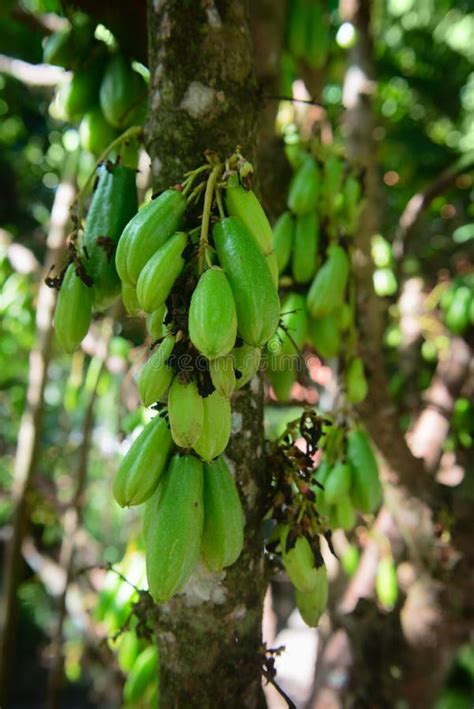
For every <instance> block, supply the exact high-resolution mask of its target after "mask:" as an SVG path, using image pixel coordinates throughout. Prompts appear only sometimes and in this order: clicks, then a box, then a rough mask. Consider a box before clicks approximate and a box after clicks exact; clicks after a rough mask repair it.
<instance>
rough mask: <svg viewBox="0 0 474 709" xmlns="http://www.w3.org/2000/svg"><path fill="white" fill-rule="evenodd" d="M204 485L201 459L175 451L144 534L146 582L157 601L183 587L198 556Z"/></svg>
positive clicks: (164, 598)
mask: <svg viewBox="0 0 474 709" xmlns="http://www.w3.org/2000/svg"><path fill="white" fill-rule="evenodd" d="M203 486H204V475H203V466H202V463H201V462H200V461H199V460H198V459H197V458H194V457H193V456H190V455H185V456H182V457H181V456H179V455H175V456H174V457H173V459H172V461H171V464H170V467H169V468H168V470H167V472H166V474H165V479H164V481H163V490H162V491H161V495H160V500H159V504H158V508H157V511H156V514H155V515H154V516H153V518H152V519H151V521H150V525H149V528H148V534H147V538H146V567H147V577H148V585H149V588H150V593H151V595H152V597H153V599H154V600H155V601H156V602H157V603H163V602H165V601H168V600H169V599H170V598H171V596H173V595H174V594H175V593H176V592H177V591H179V590H180V589H182V587H183V586H184V585H185V583H186V582H187V581H188V579H189V577H190V576H191V574H192V572H193V571H194V569H195V567H196V564H197V562H198V560H199V554H200V550H201V540H202V530H203V523H204V504H203Z"/></svg>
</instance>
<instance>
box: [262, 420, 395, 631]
mask: <svg viewBox="0 0 474 709" xmlns="http://www.w3.org/2000/svg"><path fill="white" fill-rule="evenodd" d="M301 440H303V441H304V446H302V445H301ZM318 449H321V450H322V456H321V458H320V462H319V464H318V466H317V467H315V463H314V454H315V452H316V451H317V450H318ZM269 457H270V464H271V465H272V467H274V468H275V469H276V470H277V471H278V472H277V473H276V474H275V477H274V484H273V488H272V495H271V499H270V501H269V511H268V513H267V515H266V516H267V517H268V518H271V519H273V520H274V521H275V523H276V524H275V526H274V527H273V529H272V532H271V534H270V536H269V539H268V541H267V544H266V547H267V550H268V551H269V553H271V554H272V555H278V556H279V557H280V559H281V562H282V564H283V567H284V568H285V570H286V572H287V574H288V577H289V579H290V581H291V583H292V584H293V586H294V589H295V601H296V605H297V607H298V609H299V611H300V613H301V616H302V618H303V620H304V621H305V622H306V623H307V624H308V625H311V626H316V625H317V624H318V622H319V619H320V617H321V615H322V613H323V612H324V609H325V607H326V603H327V595H328V580H327V572H326V567H325V565H324V560H323V557H322V554H321V548H320V538H321V536H324V537H325V538H326V540H327V542H328V544H329V548H330V549H331V550H332V544H331V531H330V530H331V529H337V528H339V529H344V530H346V531H348V530H350V529H352V528H353V527H354V525H355V523H356V519H357V512H356V510H357V511H359V512H361V513H363V514H369V513H373V512H375V511H376V510H377V508H378V506H379V505H380V503H381V500H382V488H381V484H380V480H379V474H378V466H377V461H376V459H375V456H374V453H373V451H372V447H371V445H370V441H369V439H368V437H367V434H366V433H365V432H364V431H362V430H361V429H356V428H352V429H351V430H349V431H347V430H346V428H344V427H342V426H333V425H331V424H330V422H329V421H328V420H326V419H322V418H321V417H319V416H317V415H316V414H315V413H314V412H312V411H311V410H309V409H306V410H304V411H303V413H302V415H301V417H300V419H298V420H296V421H293V422H291V423H290V424H288V426H287V428H286V430H285V432H284V433H283V435H282V436H281V437H280V439H279V440H278V441H277V442H276V443H274V444H272V445H271V446H270V450H269Z"/></svg>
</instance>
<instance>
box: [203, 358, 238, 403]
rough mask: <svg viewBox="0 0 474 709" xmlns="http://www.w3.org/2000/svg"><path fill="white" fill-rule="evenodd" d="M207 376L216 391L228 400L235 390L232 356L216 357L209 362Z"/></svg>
mask: <svg viewBox="0 0 474 709" xmlns="http://www.w3.org/2000/svg"><path fill="white" fill-rule="evenodd" d="M209 374H210V375H211V381H212V383H213V384H214V386H215V388H216V391H217V392H219V394H222V396H225V397H227V398H229V397H230V396H231V395H232V393H233V392H234V390H235V387H236V379H235V371H234V357H233V355H232V354H229V355H226V356H225V357H218V358H217V359H213V360H211V361H210V362H209Z"/></svg>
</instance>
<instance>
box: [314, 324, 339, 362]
mask: <svg viewBox="0 0 474 709" xmlns="http://www.w3.org/2000/svg"><path fill="white" fill-rule="evenodd" d="M308 338H309V341H310V343H311V345H312V346H313V347H314V349H315V351H316V352H317V353H318V354H319V355H320V356H321V357H324V358H326V359H327V358H329V357H335V356H336V355H337V354H338V353H339V349H340V347H341V333H340V331H339V323H338V316H337V314H336V313H332V314H330V315H326V316H325V317H324V318H319V319H318V320H313V318H309V319H308Z"/></svg>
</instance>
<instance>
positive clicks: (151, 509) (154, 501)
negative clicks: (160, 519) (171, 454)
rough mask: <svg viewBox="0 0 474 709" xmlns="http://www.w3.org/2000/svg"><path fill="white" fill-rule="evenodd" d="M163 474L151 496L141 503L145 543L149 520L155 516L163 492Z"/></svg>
mask: <svg viewBox="0 0 474 709" xmlns="http://www.w3.org/2000/svg"><path fill="white" fill-rule="evenodd" d="M164 477H165V476H164V475H162V476H161V477H160V479H159V481H158V485H157V486H156V489H155V492H154V493H153V495H152V496H151V497H149V498H148V500H147V501H146V502H145V504H144V505H143V518H142V520H143V539H144V541H145V544H146V540H147V536H148V530H149V529H150V524H151V521H152V520H153V519H154V518H155V516H156V515H157V514H158V507H159V504H160V498H161V493H162V492H163V478H164Z"/></svg>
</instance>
